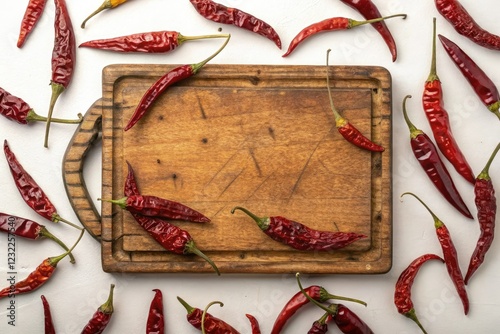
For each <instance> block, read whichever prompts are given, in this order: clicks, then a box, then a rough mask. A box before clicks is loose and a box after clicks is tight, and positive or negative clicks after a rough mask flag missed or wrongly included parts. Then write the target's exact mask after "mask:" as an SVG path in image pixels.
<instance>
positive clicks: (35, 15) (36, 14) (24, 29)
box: [17, 0, 47, 48]
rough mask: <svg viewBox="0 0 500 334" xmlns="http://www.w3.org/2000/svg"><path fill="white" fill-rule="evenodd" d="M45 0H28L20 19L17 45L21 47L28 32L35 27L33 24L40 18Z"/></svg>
mask: <svg viewBox="0 0 500 334" xmlns="http://www.w3.org/2000/svg"><path fill="white" fill-rule="evenodd" d="M46 3H47V0H29V2H28V6H27V7H26V11H25V12H24V16H23V20H22V21H21V28H20V31H19V38H18V40H17V47H18V48H21V47H22V46H23V45H24V42H25V41H26V39H27V38H28V36H29V34H30V33H31V32H32V31H33V29H34V28H35V25H36V24H37V23H38V21H39V20H40V17H41V16H42V14H43V9H44V8H45V4H46Z"/></svg>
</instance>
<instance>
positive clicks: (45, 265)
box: [0, 230, 85, 299]
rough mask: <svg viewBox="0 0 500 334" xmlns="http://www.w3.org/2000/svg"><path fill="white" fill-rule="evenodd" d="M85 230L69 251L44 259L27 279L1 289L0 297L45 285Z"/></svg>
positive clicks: (81, 234) (26, 291)
mask: <svg viewBox="0 0 500 334" xmlns="http://www.w3.org/2000/svg"><path fill="white" fill-rule="evenodd" d="M84 232H85V230H82V231H81V232H80V236H79V237H78V240H77V241H76V242H75V244H74V245H73V246H72V247H71V248H70V249H69V250H68V251H66V253H63V254H61V255H59V256H53V257H49V258H47V259H45V260H43V262H42V263H41V264H40V265H38V267H37V268H36V269H35V270H34V271H32V272H31V273H30V274H29V275H28V276H27V277H26V278H25V279H23V280H21V281H18V282H16V283H15V284H14V286H10V285H9V286H7V287H5V288H3V289H2V290H0V299H1V298H4V297H8V296H12V295H19V294H23V293H28V292H31V291H33V290H36V289H38V288H40V287H41V286H42V285H44V284H45V283H46V282H47V280H48V279H49V278H51V277H52V275H53V274H54V272H55V270H56V268H57V264H58V263H59V261H61V260H62V259H64V258H65V257H66V255H68V254H69V253H71V252H72V251H73V249H74V248H75V247H76V245H77V244H78V242H80V240H81V239H82V236H83V233H84Z"/></svg>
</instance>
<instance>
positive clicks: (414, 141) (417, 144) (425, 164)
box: [403, 95, 473, 219]
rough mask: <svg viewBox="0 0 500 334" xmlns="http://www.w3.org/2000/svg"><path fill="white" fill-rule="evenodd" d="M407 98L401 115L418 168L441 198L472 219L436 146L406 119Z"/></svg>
mask: <svg viewBox="0 0 500 334" xmlns="http://www.w3.org/2000/svg"><path fill="white" fill-rule="evenodd" d="M409 97H411V95H407V96H406V97H405V98H404V100H403V115H404V119H405V121H406V124H407V125H408V128H409V129H410V145H411V149H412V151H413V154H414V155H415V158H417V160H418V162H419V163H420V166H422V168H423V169H424V171H425V173H426V174H427V176H428V177H429V179H430V180H431V181H432V184H434V186H436V188H437V189H438V190H439V192H440V193H441V194H442V195H443V197H444V198H445V199H446V200H447V201H448V202H449V203H450V204H451V205H453V207H454V208H455V209H457V210H458V211H459V212H460V213H462V214H463V215H464V216H466V217H467V218H471V219H472V218H473V217H472V215H471V213H470V211H469V209H468V208H467V206H466V205H465V203H464V201H463V199H462V197H461V196H460V193H459V192H458V190H457V188H456V187H455V183H453V179H452V178H451V176H450V173H449V172H448V169H447V168H446V166H445V164H444V163H443V161H442V160H441V158H440V157H439V153H438V151H437V148H436V146H434V143H433V142H432V140H431V139H430V138H429V136H427V134H425V133H424V132H423V131H422V130H420V129H417V128H416V127H415V125H413V123H412V122H411V121H410V119H409V118H408V114H407V112H406V99H408V98H409Z"/></svg>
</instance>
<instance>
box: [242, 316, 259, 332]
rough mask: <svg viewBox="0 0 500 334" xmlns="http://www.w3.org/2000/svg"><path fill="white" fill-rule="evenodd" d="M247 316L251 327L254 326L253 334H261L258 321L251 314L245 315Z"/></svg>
mask: <svg viewBox="0 0 500 334" xmlns="http://www.w3.org/2000/svg"><path fill="white" fill-rule="evenodd" d="M245 316H246V317H247V318H248V320H249V321H250V326H252V334H261V331H260V325H259V322H258V321H257V319H256V318H255V317H254V316H253V315H251V314H245Z"/></svg>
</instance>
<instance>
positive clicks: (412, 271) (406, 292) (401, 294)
mask: <svg viewBox="0 0 500 334" xmlns="http://www.w3.org/2000/svg"><path fill="white" fill-rule="evenodd" d="M430 260H440V261H441V262H444V260H443V259H442V258H441V257H440V256H438V255H436V254H424V255H421V256H419V257H417V258H416V259H415V260H413V261H412V262H411V263H410V264H409V265H408V267H406V268H405V269H404V270H403V271H402V272H401V274H400V275H399V277H398V280H397V282H396V286H395V289H394V305H396V308H397V310H398V312H399V313H400V314H402V315H404V316H405V317H407V318H410V319H411V320H413V321H414V322H415V323H416V324H417V325H418V327H420V329H421V330H422V332H424V333H427V332H426V331H425V329H424V327H423V326H422V324H421V323H420V321H419V320H418V317H417V314H416V312H415V308H414V307H413V301H412V300H411V288H412V285H413V282H414V281H415V277H416V276H417V273H418V271H419V270H420V268H421V267H422V265H423V264H424V263H426V262H427V261H430Z"/></svg>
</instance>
